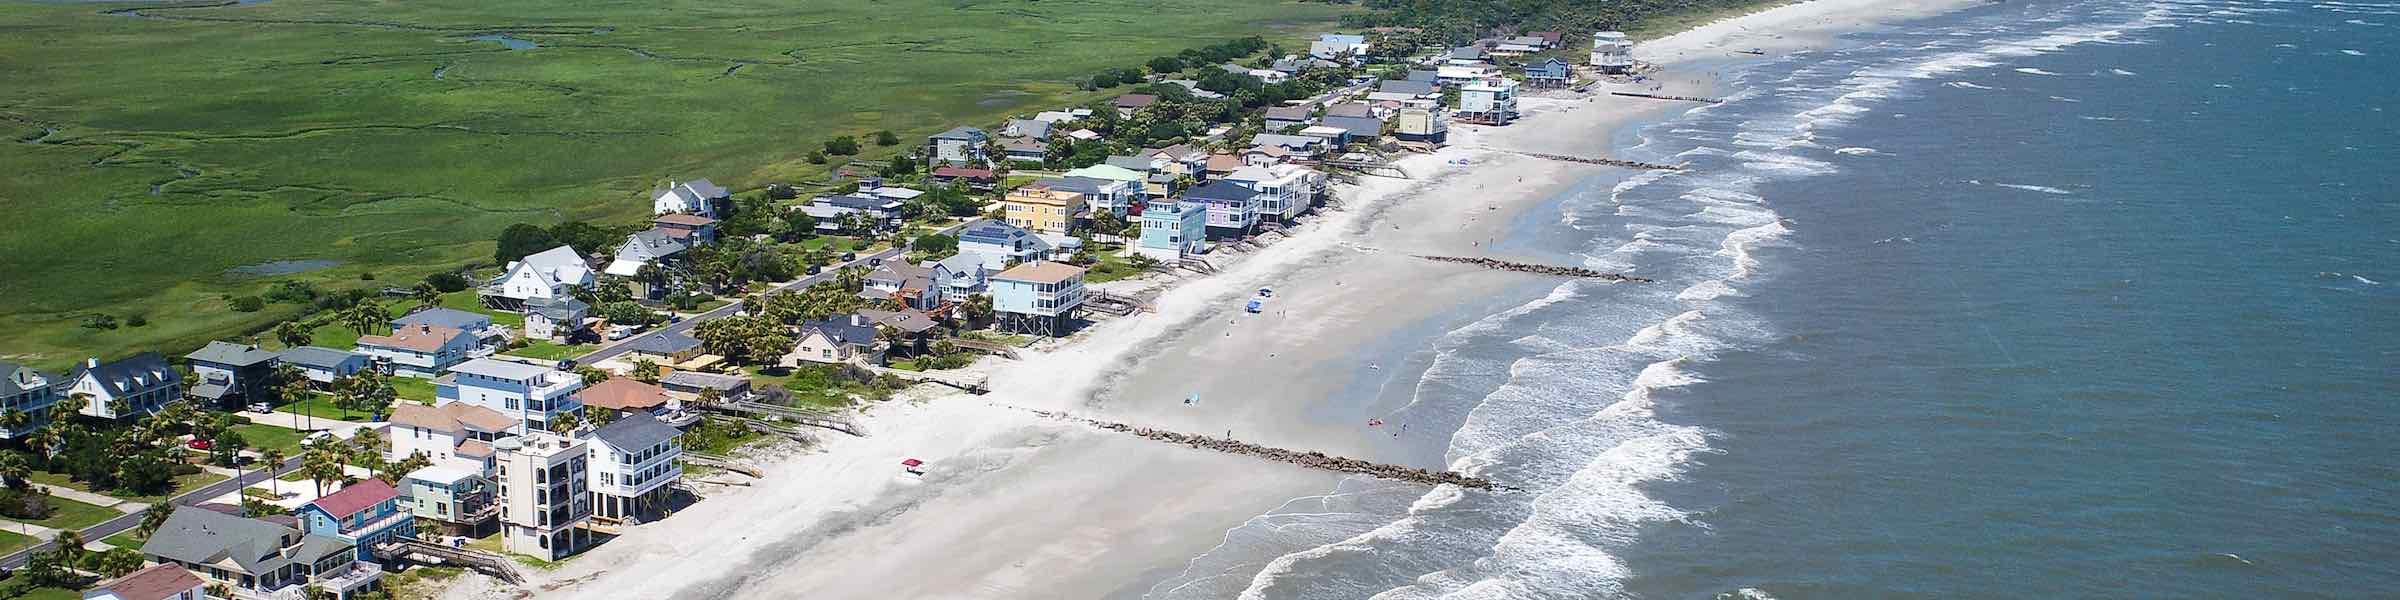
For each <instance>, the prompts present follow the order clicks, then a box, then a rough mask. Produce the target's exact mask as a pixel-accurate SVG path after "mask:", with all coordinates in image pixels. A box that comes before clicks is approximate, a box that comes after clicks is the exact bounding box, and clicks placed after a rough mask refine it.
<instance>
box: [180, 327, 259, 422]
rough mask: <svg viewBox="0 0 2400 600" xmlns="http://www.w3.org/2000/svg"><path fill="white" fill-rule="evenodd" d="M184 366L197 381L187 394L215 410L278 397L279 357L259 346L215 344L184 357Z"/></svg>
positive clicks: (230, 343)
mask: <svg viewBox="0 0 2400 600" xmlns="http://www.w3.org/2000/svg"><path fill="white" fill-rule="evenodd" d="M183 362H184V364H185V365H187V366H190V367H191V368H192V375H193V379H195V380H196V381H195V382H194V383H193V385H192V389H190V390H187V391H185V392H184V393H185V394H186V395H187V396H189V397H191V398H193V399H197V400H202V401H206V402H208V403H209V404H211V405H213V406H214V407H215V408H220V409H225V408H238V407H240V406H242V405H243V404H245V403H248V402H259V401H265V400H269V399H272V398H274V397H275V396H276V394H275V390H274V385H275V383H274V376H275V365H276V361H275V353H273V352H268V351H265V350H260V349H258V345H257V344H236V343H232V342H222V341H212V342H209V343H208V345H206V346H201V347H200V349H199V350H193V351H192V353H191V354H187V355H184V357H183Z"/></svg>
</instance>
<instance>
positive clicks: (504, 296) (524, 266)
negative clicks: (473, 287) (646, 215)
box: [477, 215, 691, 310]
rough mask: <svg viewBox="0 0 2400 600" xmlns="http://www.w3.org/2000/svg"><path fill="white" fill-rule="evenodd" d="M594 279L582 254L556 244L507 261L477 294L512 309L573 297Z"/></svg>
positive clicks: (491, 303) (490, 303)
mask: <svg viewBox="0 0 2400 600" xmlns="http://www.w3.org/2000/svg"><path fill="white" fill-rule="evenodd" d="M682 216H687V217H689V216H691V215H682ZM660 218H662V219H663V218H666V217H660ZM594 280H595V279H594V273H593V272H592V266H591V263H590V262H587V261H585V260H584V258H583V255H582V254H577V253H576V252H575V248H574V247H572V246H559V247H557V248H551V249H549V250H543V251H541V252H536V253H534V254H531V255H528V256H526V257H525V258H522V259H518V260H516V261H513V262H510V263H508V268H507V269H506V270H504V271H502V272H501V274H500V277H499V278H497V279H493V280H492V281H491V283H489V284H487V285H485V286H483V289H481V290H479V291H477V295H479V296H481V297H482V298H483V303H484V305H485V306H490V307H493V308H499V309H502V310H516V309H517V308H519V307H522V306H524V305H525V303H526V302H527V301H531V300H550V299H555V298H565V297H571V296H574V295H575V290H577V289H583V288H590V287H591V286H592V283H593V281H594Z"/></svg>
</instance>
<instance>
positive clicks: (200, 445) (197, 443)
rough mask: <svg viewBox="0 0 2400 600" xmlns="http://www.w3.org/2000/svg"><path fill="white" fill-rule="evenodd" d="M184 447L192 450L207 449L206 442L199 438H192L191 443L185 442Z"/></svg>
mask: <svg viewBox="0 0 2400 600" xmlns="http://www.w3.org/2000/svg"><path fill="white" fill-rule="evenodd" d="M184 445H185V446H190V447H192V449H193V450H207V449H208V448H209V443H208V440H203V439H200V438H192V441H190V442H186V443H184Z"/></svg>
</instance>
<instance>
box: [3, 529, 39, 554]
mask: <svg viewBox="0 0 2400 600" xmlns="http://www.w3.org/2000/svg"><path fill="white" fill-rule="evenodd" d="M36 543H39V542H37V541H35V540H34V539H33V538H32V537H28V536H26V535H25V534H22V533H17V532H14V531H0V552H15V551H17V549H18V548H23V547H26V546H31V545H34V544H36Z"/></svg>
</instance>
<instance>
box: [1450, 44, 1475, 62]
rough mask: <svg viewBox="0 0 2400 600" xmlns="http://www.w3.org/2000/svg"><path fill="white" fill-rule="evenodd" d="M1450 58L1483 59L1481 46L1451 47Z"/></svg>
mask: <svg viewBox="0 0 2400 600" xmlns="http://www.w3.org/2000/svg"><path fill="white" fill-rule="evenodd" d="M1450 58H1451V59H1452V60H1483V48H1480V47H1476V46H1459V47H1457V48H1451V49H1450Z"/></svg>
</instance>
